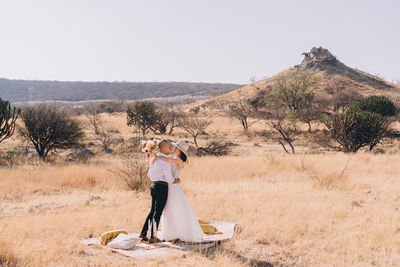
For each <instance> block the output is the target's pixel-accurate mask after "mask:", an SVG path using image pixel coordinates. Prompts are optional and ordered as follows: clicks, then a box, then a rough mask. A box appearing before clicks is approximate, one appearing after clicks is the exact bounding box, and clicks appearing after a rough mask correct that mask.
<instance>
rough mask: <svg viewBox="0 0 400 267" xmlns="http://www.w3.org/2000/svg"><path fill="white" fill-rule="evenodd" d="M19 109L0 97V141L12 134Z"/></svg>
mask: <svg viewBox="0 0 400 267" xmlns="http://www.w3.org/2000/svg"><path fill="white" fill-rule="evenodd" d="M19 113H20V109H17V108H16V107H11V104H10V102H9V101H4V100H2V99H1V98H0V143H1V142H2V141H4V140H5V139H7V138H9V137H10V136H12V135H13V133H14V130H15V122H16V120H17V118H18V115H19Z"/></svg>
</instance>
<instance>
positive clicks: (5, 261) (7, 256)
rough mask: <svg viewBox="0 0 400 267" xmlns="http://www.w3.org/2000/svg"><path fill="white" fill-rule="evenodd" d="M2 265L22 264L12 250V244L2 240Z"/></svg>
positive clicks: (0, 245)
mask: <svg viewBox="0 0 400 267" xmlns="http://www.w3.org/2000/svg"><path fill="white" fill-rule="evenodd" d="M0 266H4V267H14V266H15V267H16V266H21V263H20V260H19V259H18V257H17V255H15V253H14V251H12V250H11V248H10V245H9V244H6V243H4V242H3V241H0Z"/></svg>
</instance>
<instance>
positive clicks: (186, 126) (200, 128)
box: [178, 114, 212, 149]
mask: <svg viewBox="0 0 400 267" xmlns="http://www.w3.org/2000/svg"><path fill="white" fill-rule="evenodd" d="M211 122H212V120H211V119H202V118H200V117H199V116H196V115H189V114H187V115H184V116H182V117H180V118H179V120H178V125H179V127H180V128H182V129H183V130H185V131H186V132H188V133H189V134H190V135H191V136H192V137H193V141H194V144H195V146H196V149H198V148H199V145H198V143H197V137H198V136H199V135H201V134H203V133H204V131H205V129H206V128H207V127H208V126H209V125H210V124H211Z"/></svg>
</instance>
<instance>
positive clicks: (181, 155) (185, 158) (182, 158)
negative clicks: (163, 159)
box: [179, 149, 187, 163]
mask: <svg viewBox="0 0 400 267" xmlns="http://www.w3.org/2000/svg"><path fill="white" fill-rule="evenodd" d="M179 151H180V152H181V153H179V158H180V159H181V160H182V161H183V162H185V163H186V161H187V156H186V154H185V153H183V152H182V151H181V150H180V149H179Z"/></svg>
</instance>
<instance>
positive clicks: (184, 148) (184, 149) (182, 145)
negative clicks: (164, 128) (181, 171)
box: [172, 140, 189, 156]
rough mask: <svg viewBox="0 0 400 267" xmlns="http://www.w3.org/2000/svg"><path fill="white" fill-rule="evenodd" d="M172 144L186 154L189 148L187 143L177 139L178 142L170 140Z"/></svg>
mask: <svg viewBox="0 0 400 267" xmlns="http://www.w3.org/2000/svg"><path fill="white" fill-rule="evenodd" d="M172 145H173V146H174V147H176V148H178V149H179V150H180V151H181V152H182V153H184V154H185V155H186V156H187V155H188V150H189V145H188V144H187V143H186V142H185V141H183V140H179V141H178V142H176V143H175V142H172Z"/></svg>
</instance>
